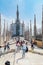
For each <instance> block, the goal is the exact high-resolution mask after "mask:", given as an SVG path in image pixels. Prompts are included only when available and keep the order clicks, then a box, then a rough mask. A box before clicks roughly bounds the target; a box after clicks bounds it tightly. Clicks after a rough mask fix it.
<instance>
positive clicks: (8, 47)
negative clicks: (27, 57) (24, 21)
mask: <svg viewBox="0 0 43 65" xmlns="http://www.w3.org/2000/svg"><path fill="white" fill-rule="evenodd" d="M7 49H8V50H9V49H10V46H9V42H8V43H7Z"/></svg>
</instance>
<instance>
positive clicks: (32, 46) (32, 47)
mask: <svg viewBox="0 0 43 65" xmlns="http://www.w3.org/2000/svg"><path fill="white" fill-rule="evenodd" d="M31 49H32V50H33V49H34V45H33V41H31Z"/></svg>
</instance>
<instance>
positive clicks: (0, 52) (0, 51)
mask: <svg viewBox="0 0 43 65" xmlns="http://www.w3.org/2000/svg"><path fill="white" fill-rule="evenodd" d="M1 48H2V47H1V46H0V57H1V54H2V50H1Z"/></svg>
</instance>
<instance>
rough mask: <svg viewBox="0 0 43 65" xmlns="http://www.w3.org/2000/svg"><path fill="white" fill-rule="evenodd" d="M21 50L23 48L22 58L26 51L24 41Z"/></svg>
mask: <svg viewBox="0 0 43 65" xmlns="http://www.w3.org/2000/svg"><path fill="white" fill-rule="evenodd" d="M22 50H23V53H22V58H24V57H25V51H26V44H25V41H23V44H22Z"/></svg>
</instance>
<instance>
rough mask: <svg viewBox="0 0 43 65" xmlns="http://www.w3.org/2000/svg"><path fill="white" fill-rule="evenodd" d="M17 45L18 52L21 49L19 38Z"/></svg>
mask: <svg viewBox="0 0 43 65" xmlns="http://www.w3.org/2000/svg"><path fill="white" fill-rule="evenodd" d="M16 47H17V52H18V51H20V42H19V40H18V41H17V43H16Z"/></svg>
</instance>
